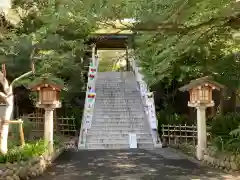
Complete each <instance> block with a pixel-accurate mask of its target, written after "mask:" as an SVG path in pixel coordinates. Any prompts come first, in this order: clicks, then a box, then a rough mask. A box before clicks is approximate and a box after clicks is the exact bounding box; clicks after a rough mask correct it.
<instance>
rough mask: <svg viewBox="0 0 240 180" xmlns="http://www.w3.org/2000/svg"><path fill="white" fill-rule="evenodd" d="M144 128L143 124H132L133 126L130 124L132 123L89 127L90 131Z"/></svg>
mask: <svg viewBox="0 0 240 180" xmlns="http://www.w3.org/2000/svg"><path fill="white" fill-rule="evenodd" d="M144 128H145V126H144V123H141V124H139V123H134V124H132V123H129V124H121V125H119V124H108V125H106V124H100V123H99V124H94V125H92V127H91V130H93V129H94V130H95V129H99V130H103V129H106V130H107V129H112V130H113V129H144Z"/></svg>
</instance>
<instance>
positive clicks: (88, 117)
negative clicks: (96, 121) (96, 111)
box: [83, 114, 92, 129]
mask: <svg viewBox="0 0 240 180" xmlns="http://www.w3.org/2000/svg"><path fill="white" fill-rule="evenodd" d="M91 124H92V114H86V115H85V118H84V123H83V129H90V128H91Z"/></svg>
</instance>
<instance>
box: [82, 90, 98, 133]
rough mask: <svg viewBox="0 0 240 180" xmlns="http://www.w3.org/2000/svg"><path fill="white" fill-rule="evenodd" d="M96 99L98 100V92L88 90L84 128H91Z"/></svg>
mask: <svg viewBox="0 0 240 180" xmlns="http://www.w3.org/2000/svg"><path fill="white" fill-rule="evenodd" d="M95 100H96V93H92V92H87V101H86V102H85V112H84V122H83V128H84V129H90V128H91V124H92V118H93V112H94V104H95Z"/></svg>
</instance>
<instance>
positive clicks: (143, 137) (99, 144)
mask: <svg viewBox="0 0 240 180" xmlns="http://www.w3.org/2000/svg"><path fill="white" fill-rule="evenodd" d="M96 94H97V95H96V102H95V110H94V115H93V120H92V126H91V129H89V131H88V133H87V139H86V148H87V149H127V148H129V147H130V145H129V133H136V134H137V142H138V148H143V149H148V148H153V139H152V136H151V133H150V128H149V125H148V123H147V120H146V117H145V114H144V109H143V105H142V101H141V96H140V92H139V91H138V90H137V82H136V79H135V77H134V74H133V73H132V72H122V73H121V72H99V73H98V76H97V81H96Z"/></svg>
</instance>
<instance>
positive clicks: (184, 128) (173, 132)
mask: <svg viewBox="0 0 240 180" xmlns="http://www.w3.org/2000/svg"><path fill="white" fill-rule="evenodd" d="M207 136H208V137H209V136H210V134H209V133H207ZM162 138H163V141H164V143H167V144H169V145H176V144H183V143H185V144H191V145H194V146H195V145H196V144H197V126H196V125H186V124H185V125H162Z"/></svg>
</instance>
